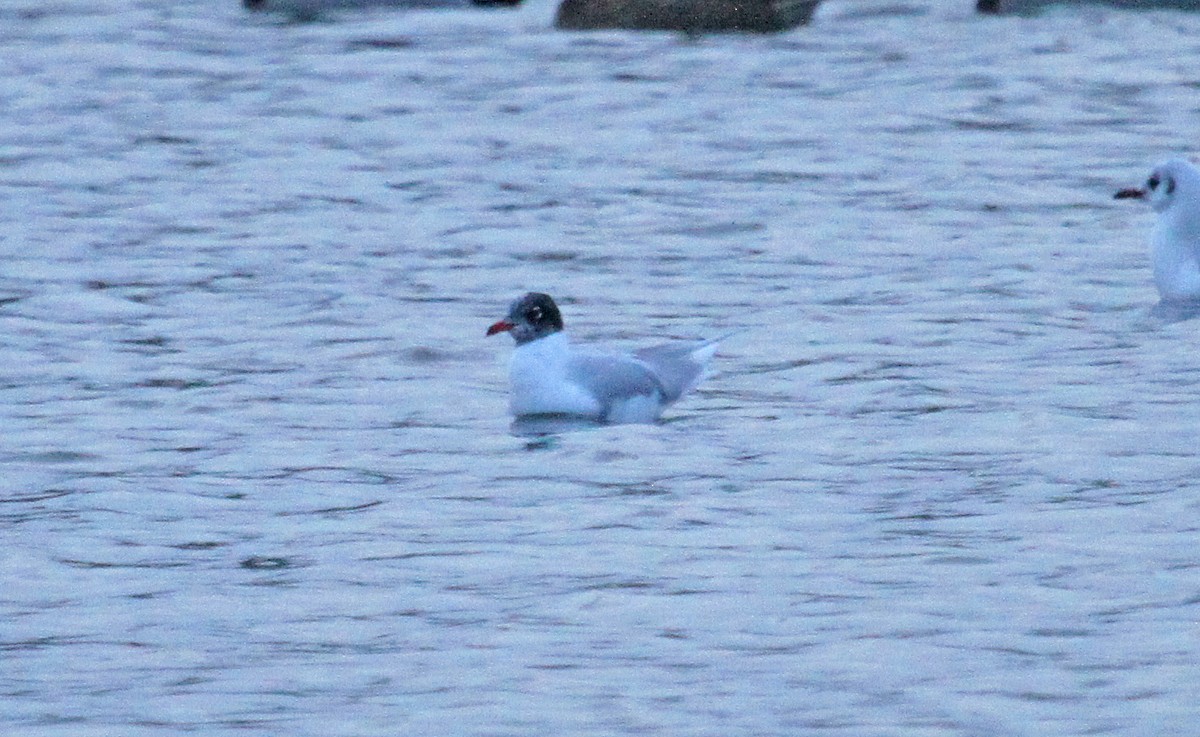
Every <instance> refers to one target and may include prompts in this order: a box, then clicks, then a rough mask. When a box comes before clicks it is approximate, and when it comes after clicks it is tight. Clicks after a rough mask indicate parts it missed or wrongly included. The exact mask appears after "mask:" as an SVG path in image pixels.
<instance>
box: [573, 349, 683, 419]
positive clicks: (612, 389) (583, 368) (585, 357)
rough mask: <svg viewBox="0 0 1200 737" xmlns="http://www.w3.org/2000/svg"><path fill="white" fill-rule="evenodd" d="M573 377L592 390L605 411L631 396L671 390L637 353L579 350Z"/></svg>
mask: <svg viewBox="0 0 1200 737" xmlns="http://www.w3.org/2000/svg"><path fill="white" fill-rule="evenodd" d="M571 378H572V379H574V380H575V381H576V383H578V384H580V385H581V386H584V387H586V388H587V389H588V391H590V392H592V393H593V394H594V395H595V396H596V398H597V399H599V400H600V403H601V404H602V405H603V406H604V408H605V411H606V412H607V411H608V408H610V407H611V406H612V404H613V403H614V402H618V401H621V400H624V399H629V398H630V397H639V396H642V397H652V396H658V397H663V398H665V397H666V396H667V390H666V388H665V387H664V386H663V384H662V382H661V381H660V380H659V378H658V377H657V376H656V375H655V372H654V371H653V370H651V367H650V366H648V365H646V364H645V363H643V362H642V361H640V360H638V359H636V358H634V357H633V356H623V355H620V354H617V353H579V354H576V355H575V356H574V357H572V359H571Z"/></svg>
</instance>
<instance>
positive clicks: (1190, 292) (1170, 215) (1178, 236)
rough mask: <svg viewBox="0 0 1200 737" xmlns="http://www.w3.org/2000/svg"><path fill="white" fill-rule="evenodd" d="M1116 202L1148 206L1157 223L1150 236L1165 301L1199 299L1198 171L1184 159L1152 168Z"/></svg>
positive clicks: (1156, 279)
mask: <svg viewBox="0 0 1200 737" xmlns="http://www.w3.org/2000/svg"><path fill="white" fill-rule="evenodd" d="M1115 197H1116V199H1119V200H1124V199H1139V200H1146V201H1147V202H1149V203H1150V208H1151V209H1152V210H1154V211H1155V212H1156V213H1158V222H1157V223H1155V225H1154V230H1153V231H1151V233H1150V257H1151V261H1152V262H1153V265H1154V285H1155V286H1156V287H1158V293H1159V296H1161V297H1162V298H1163V300H1164V301H1183V300H1188V301H1192V300H1200V170H1197V169H1196V167H1195V166H1193V165H1192V164H1191V163H1190V162H1188V161H1186V160H1184V159H1171V160H1170V161H1166V162H1164V163H1162V164H1159V165H1158V166H1156V167H1155V168H1154V171H1152V172H1151V173H1150V176H1149V177H1148V178H1147V179H1146V184H1145V186H1144V187H1132V188H1129V189H1122V190H1121V191H1119V192H1117V193H1116V195H1115Z"/></svg>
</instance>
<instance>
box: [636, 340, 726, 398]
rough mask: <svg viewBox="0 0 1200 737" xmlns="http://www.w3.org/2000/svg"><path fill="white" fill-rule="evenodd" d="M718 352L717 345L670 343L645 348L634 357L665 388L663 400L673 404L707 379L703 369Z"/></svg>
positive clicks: (709, 343) (709, 341)
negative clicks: (650, 371)
mask: <svg viewBox="0 0 1200 737" xmlns="http://www.w3.org/2000/svg"><path fill="white" fill-rule="evenodd" d="M716 352H717V341H715V340H706V341H701V342H698V343H667V344H665V345H656V346H651V347H649V348H643V349H641V350H639V351H637V352H636V353H634V355H635V356H636V357H637V359H638V360H639V361H641V362H643V363H645V364H646V365H647V366H649V367H650V369H651V370H652V371H653V372H654V375H655V376H656V378H657V379H658V381H659V383H660V384H661V385H662V387H663V398H664V399H666V401H667V402H674V401H675V400H676V399H679V398H680V397H681V396H683V395H684V394H686V393H687V392H689V391H691V390H692V389H694V388H695V387H696V384H698V383H700V379H702V378H704V369H705V367H707V366H708V362H709V361H710V360H712V357H713V355H714V354H716Z"/></svg>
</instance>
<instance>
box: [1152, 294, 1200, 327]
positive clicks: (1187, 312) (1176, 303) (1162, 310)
mask: <svg viewBox="0 0 1200 737" xmlns="http://www.w3.org/2000/svg"><path fill="white" fill-rule="evenodd" d="M1150 315H1151V316H1152V317H1156V318H1158V319H1159V320H1162V321H1163V322H1167V323H1171V322H1183V321H1184V320H1191V319H1192V318H1194V317H1197V316H1200V299H1171V300H1167V299H1164V300H1163V301H1161V302H1159V303H1158V304H1156V305H1154V307H1153V308H1152V309H1151V310H1150Z"/></svg>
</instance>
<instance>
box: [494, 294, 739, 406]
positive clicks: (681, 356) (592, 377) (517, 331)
mask: <svg viewBox="0 0 1200 737" xmlns="http://www.w3.org/2000/svg"><path fill="white" fill-rule="evenodd" d="M497 333H509V334H510V335H512V337H513V340H514V341H516V344H517V346H516V350H514V351H513V355H512V360H511V362H510V364H509V381H510V385H511V387H510V388H511V395H510V398H509V411H510V412H511V413H512V414H513V415H514V416H516V417H518V418H520V417H530V416H546V415H550V416H565V417H573V418H581V419H585V420H591V421H594V422H602V423H631V422H640V423H645V422H654V421H655V420H657V419H658V418H659V416H661V415H662V412H663V410H664V409H666V408H667V407H668V406H669V405H671V404H672V403H673V402H675V401H676V400H677V399H679V398H680V397H682V396H683V395H684V394H687V393H688V392H689V391H691V390H692V389H694V388H695V387H696V385H697V384H698V383H699V382H700V379H702V378H703V375H704V370H705V368H706V367H707V365H708V363H709V361H711V360H712V357H713V355H714V354H715V353H716V352H717V344H718V341H716V340H708V341H697V342H691V343H674V344H672V343H668V344H664V345H657V346H653V347H650V348H643V349H642V350H639V351H636V352H634V353H632V354H626V353H606V352H601V351H595V350H588V349H581V348H576V347H575V346H573V345H572V344H571V343H570V341H569V340H568V339H567V334H566V333H565V332H564V331H563V320H562V313H560V312H559V309H558V305H556V304H554V300H553V299H552V298H551V297H550V295H548V294H542V293H540V292H530V293H528V294H526V295H525V296H523V297H521V298H519V299H517V300H516V301H514V302H513V303H512V306H511V307H510V308H509V311H508V316H507V317H505V318H504V319H503V320H500V321H498V322H496V323H494V324H493V325H492V326H491V327H489V328H488V330H487V334H488V335H496V334H497Z"/></svg>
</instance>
